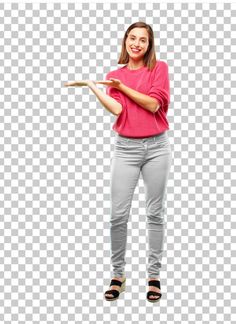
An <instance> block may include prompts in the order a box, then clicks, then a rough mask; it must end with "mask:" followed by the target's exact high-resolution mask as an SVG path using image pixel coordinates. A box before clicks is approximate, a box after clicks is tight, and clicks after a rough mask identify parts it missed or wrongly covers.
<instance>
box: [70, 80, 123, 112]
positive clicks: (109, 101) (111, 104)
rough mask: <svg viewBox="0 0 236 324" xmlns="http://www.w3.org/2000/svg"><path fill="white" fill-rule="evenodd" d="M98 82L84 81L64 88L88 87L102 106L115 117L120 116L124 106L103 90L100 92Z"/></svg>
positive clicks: (72, 83) (74, 82)
mask: <svg viewBox="0 0 236 324" xmlns="http://www.w3.org/2000/svg"><path fill="white" fill-rule="evenodd" d="M96 83H99V82H96V81H91V80H82V81H73V82H69V83H66V84H65V85H64V86H66V87H68V86H75V87H81V86H88V87H89V88H90V89H91V90H92V91H93V93H94V94H95V95H96V96H97V98H98V100H99V101H100V102H101V104H102V105H103V106H104V107H105V108H106V109H107V110H108V111H109V112H111V113H112V114H113V115H115V116H118V115H119V114H120V112H121V111H122V105H121V104H120V103H119V102H118V101H116V100H115V99H113V98H112V97H110V96H108V95H107V94H105V93H104V92H103V91H102V90H100V89H99V88H98V87H96Z"/></svg>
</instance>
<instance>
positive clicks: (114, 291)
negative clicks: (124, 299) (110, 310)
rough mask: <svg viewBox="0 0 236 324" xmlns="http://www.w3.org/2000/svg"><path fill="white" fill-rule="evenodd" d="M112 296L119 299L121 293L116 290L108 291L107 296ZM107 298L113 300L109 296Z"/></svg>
mask: <svg viewBox="0 0 236 324" xmlns="http://www.w3.org/2000/svg"><path fill="white" fill-rule="evenodd" d="M110 294H112V295H113V297H118V296H119V294H120V292H119V291H118V290H116V289H111V290H107V291H106V293H105V295H110ZM106 297H107V298H112V297H108V296H106Z"/></svg>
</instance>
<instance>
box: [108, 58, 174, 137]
mask: <svg viewBox="0 0 236 324" xmlns="http://www.w3.org/2000/svg"><path fill="white" fill-rule="evenodd" d="M109 78H116V79H119V80H121V81H122V83H123V84H125V85H126V86H127V87H129V88H132V89H134V90H136V91H138V92H141V93H144V94H146V95H148V96H150V97H153V98H156V99H157V100H158V101H159V102H160V108H159V109H158V110H157V112H155V113H152V112H150V111H148V110H146V109H145V108H143V107H141V106H139V105H138V104H136V103H135V102H134V101H133V100H131V99H130V98H129V97H128V96H127V95H125V94H124V93H123V92H121V91H119V90H118V89H116V88H113V87H109V86H106V93H107V94H108V95H109V96H111V97H112V98H114V99H115V100H117V101H118V102H119V103H120V104H121V105H122V108H123V109H122V112H121V113H120V115H119V116H117V118H116V121H115V123H114V124H113V126H112V129H113V130H114V131H115V132H117V133H119V134H120V135H124V136H128V137H148V136H153V135H157V134H160V133H162V132H164V131H165V130H167V129H169V123H168V120H167V112H168V106H169V103H170V84H169V74H168V65H167V63H166V62H164V61H157V62H156V65H155V67H154V68H153V70H152V71H149V70H148V68H147V67H146V66H143V67H141V68H139V69H137V70H129V69H128V68H127V67H126V66H123V67H121V68H118V69H117V70H114V71H110V72H109V73H107V75H106V80H108V79H109Z"/></svg>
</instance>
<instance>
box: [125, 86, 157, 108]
mask: <svg viewBox="0 0 236 324" xmlns="http://www.w3.org/2000/svg"><path fill="white" fill-rule="evenodd" d="M119 90H120V91H122V92H123V93H124V94H126V95H127V96H128V97H129V98H130V99H132V100H133V101H135V102H136V103H137V104H138V105H140V106H141V107H143V108H144V109H147V110H149V111H150V112H152V113H154V112H156V111H157V110H158V109H159V106H160V103H159V101H158V100H157V99H155V98H152V97H150V96H147V95H145V94H143V93H141V92H138V91H136V90H134V89H132V88H129V87H127V86H126V85H125V84H122V85H121V86H120V87H119Z"/></svg>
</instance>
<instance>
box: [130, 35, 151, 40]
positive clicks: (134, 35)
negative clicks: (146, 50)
mask: <svg viewBox="0 0 236 324" xmlns="http://www.w3.org/2000/svg"><path fill="white" fill-rule="evenodd" d="M130 36H134V37H136V36H135V35H133V34H130ZM140 38H144V39H147V37H140Z"/></svg>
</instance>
